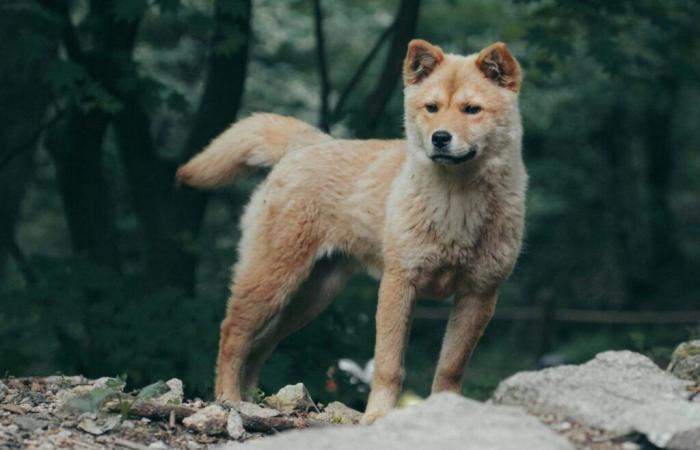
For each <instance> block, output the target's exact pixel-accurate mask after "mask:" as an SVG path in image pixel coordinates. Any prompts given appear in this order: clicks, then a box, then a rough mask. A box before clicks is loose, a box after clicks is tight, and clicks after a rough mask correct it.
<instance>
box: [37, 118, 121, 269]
mask: <svg viewBox="0 0 700 450" xmlns="http://www.w3.org/2000/svg"><path fill="white" fill-rule="evenodd" d="M107 123H108V117H107V116H106V115H105V114H104V113H101V112H98V111H92V112H89V113H83V112H82V111H80V110H79V109H78V108H77V107H73V108H72V109H71V111H70V112H69V114H68V116H67V117H66V118H65V120H64V121H63V123H62V124H61V125H60V126H58V127H57V128H56V129H55V130H54V131H53V132H52V133H51V134H50V135H49V137H48V138H47V141H46V144H47V147H48V148H49V152H50V154H51V156H52V158H53V160H54V163H55V164H56V168H57V179H58V186H59V190H60V192H61V199H62V201H63V207H64V211H65V214H66V221H67V222H68V230H69V233H70V238H71V243H72V245H73V250H74V251H75V253H77V254H82V255H86V256H88V257H89V258H90V259H91V260H93V261H95V262H96V263H98V264H101V265H104V266H107V267H111V268H113V269H115V270H119V267H120V261H121V258H120V255H119V247H118V234H117V229H116V225H115V209H114V208H115V207H114V200H113V198H112V194H111V191H110V189H109V186H108V184H107V182H106V181H105V179H104V174H103V170H102V143H103V141H104V136H105V131H106V129H107Z"/></svg>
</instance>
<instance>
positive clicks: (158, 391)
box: [136, 380, 170, 400]
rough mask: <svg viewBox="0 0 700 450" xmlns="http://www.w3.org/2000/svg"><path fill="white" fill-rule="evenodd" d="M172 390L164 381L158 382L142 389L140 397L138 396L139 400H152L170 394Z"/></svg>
mask: <svg viewBox="0 0 700 450" xmlns="http://www.w3.org/2000/svg"><path fill="white" fill-rule="evenodd" d="M169 391H170V388H169V387H168V385H167V384H165V382H164V381H163V380H158V381H156V382H155V383H153V384H149V385H148V386H146V387H144V388H143V389H141V391H140V392H139V395H137V396H136V398H138V399H139V400H150V399H152V398H156V397H160V396H161V395H163V394H165V393H166V392H169Z"/></svg>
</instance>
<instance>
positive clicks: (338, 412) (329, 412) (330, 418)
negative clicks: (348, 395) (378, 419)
mask: <svg viewBox="0 0 700 450" xmlns="http://www.w3.org/2000/svg"><path fill="white" fill-rule="evenodd" d="M314 418H315V419H316V420H320V421H323V422H328V423H337V424H343V425H352V424H356V423H358V422H359V421H360V419H361V418H362V413H361V412H359V411H355V410H354V409H352V408H350V407H348V406H345V405H344V404H343V403H340V402H332V403H331V404H329V405H328V406H326V408H325V409H324V410H323V412H322V413H320V414H316V415H315V417H314Z"/></svg>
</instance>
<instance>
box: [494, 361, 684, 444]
mask: <svg viewBox="0 0 700 450" xmlns="http://www.w3.org/2000/svg"><path fill="white" fill-rule="evenodd" d="M689 384H690V383H689V382H687V381H683V380H680V379H678V378H676V377H674V376H672V375H670V374H669V373H667V372H665V371H663V370H661V369H660V368H659V367H657V366H656V364H654V363H653V362H652V361H651V360H650V359H649V358H647V357H646V356H644V355H640V354H638V353H633V352H629V351H610V352H604V353H600V354H598V355H597V356H596V357H595V358H594V359H592V360H591V361H589V362H587V363H585V364H582V365H580V366H559V367H553V368H550V369H544V370H540V371H537V372H520V373H517V374H515V375H513V376H511V377H510V378H507V379H506V380H504V381H502V382H501V383H500V385H499V386H498V388H497V389H496V392H495V393H494V395H493V398H492V401H493V402H495V403H500V404H506V405H519V406H523V407H525V408H527V409H528V410H529V411H531V412H534V413H543V414H555V415H558V416H561V417H563V418H565V419H567V420H570V421H573V422H577V423H580V424H583V425H587V426H589V427H593V428H599V429H602V430H605V431H611V432H615V433H627V432H630V431H632V430H633V428H634V427H633V426H632V424H631V423H630V422H629V421H628V420H627V419H626V418H625V417H624V415H625V413H627V412H629V411H631V410H633V409H635V408H637V407H639V406H643V405H649V404H651V403H656V402H673V401H677V402H687V397H688V392H687V390H686V388H687V386H688V385H689Z"/></svg>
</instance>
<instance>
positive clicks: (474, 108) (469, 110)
mask: <svg viewBox="0 0 700 450" xmlns="http://www.w3.org/2000/svg"><path fill="white" fill-rule="evenodd" d="M480 112H481V106H478V105H467V106H465V107H464V113H465V114H479V113H480Z"/></svg>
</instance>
